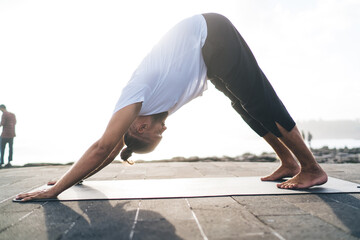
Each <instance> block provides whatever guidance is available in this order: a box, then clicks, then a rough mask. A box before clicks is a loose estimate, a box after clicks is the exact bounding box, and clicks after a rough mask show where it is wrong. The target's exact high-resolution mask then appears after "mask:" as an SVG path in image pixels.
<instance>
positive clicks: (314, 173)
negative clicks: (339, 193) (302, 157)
mask: <svg viewBox="0 0 360 240" xmlns="http://www.w3.org/2000/svg"><path fill="white" fill-rule="evenodd" d="M327 179H328V178H327V174H326V173H325V172H324V170H322V169H321V167H320V166H318V167H314V168H312V169H309V170H304V169H302V170H301V171H300V172H299V173H298V174H297V175H296V176H295V177H293V178H291V179H289V180H287V181H285V182H283V183H279V184H277V187H278V188H284V189H306V188H310V187H313V186H316V185H322V184H324V183H326V182H327Z"/></svg>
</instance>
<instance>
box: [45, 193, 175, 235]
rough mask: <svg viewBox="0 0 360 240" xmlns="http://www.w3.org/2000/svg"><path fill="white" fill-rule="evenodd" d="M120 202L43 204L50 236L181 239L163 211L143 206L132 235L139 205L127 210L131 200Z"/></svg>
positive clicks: (97, 201) (96, 201) (98, 201)
mask: <svg viewBox="0 0 360 240" xmlns="http://www.w3.org/2000/svg"><path fill="white" fill-rule="evenodd" d="M117 202H118V203H117V204H116V205H115V206H112V204H111V203H110V201H108V200H95V201H77V202H74V201H72V202H57V201H56V202H55V201H54V202H48V203H47V204H45V205H43V207H44V214H45V223H46V227H47V232H48V239H57V240H58V239H173V240H178V239H179V240H180V239H181V238H180V237H178V236H177V235H176V233H175V231H176V229H175V227H174V226H173V225H172V224H171V223H170V222H169V221H168V220H166V219H165V218H164V217H163V216H162V215H160V214H159V213H157V212H154V211H149V210H141V208H140V212H139V216H138V219H137V223H136V225H135V228H134V230H133V236H132V238H131V237H130V233H131V232H132V229H133V225H134V220H135V215H136V209H135V210H131V211H127V210H126V209H125V208H124V206H125V205H126V204H128V203H129V202H126V201H117Z"/></svg>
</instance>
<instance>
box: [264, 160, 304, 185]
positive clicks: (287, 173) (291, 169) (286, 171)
mask: <svg viewBox="0 0 360 240" xmlns="http://www.w3.org/2000/svg"><path fill="white" fill-rule="evenodd" d="M299 172H300V166H299V165H298V164H297V163H295V162H294V164H292V165H285V164H281V165H280V167H279V168H278V169H276V170H275V171H274V172H273V173H271V174H270V175H268V176H266V177H262V178H261V181H276V180H279V179H282V178H286V177H293V176H295V175H296V174H298V173H299Z"/></svg>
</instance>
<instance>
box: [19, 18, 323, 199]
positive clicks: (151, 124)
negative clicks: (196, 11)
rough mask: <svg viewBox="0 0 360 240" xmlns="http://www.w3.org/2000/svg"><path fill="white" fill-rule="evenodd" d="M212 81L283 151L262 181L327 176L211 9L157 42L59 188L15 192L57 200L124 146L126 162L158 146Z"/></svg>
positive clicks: (315, 181) (309, 181)
mask: <svg viewBox="0 0 360 240" xmlns="http://www.w3.org/2000/svg"><path fill="white" fill-rule="evenodd" d="M207 80H210V81H211V82H212V83H213V84H214V85H215V87H216V88H217V89H218V90H220V91H222V92H223V93H224V94H225V95H226V96H227V97H228V98H229V99H230V100H231V103H232V106H233V107H234V109H235V110H236V111H237V112H238V113H239V114H240V116H241V117H242V118H243V119H244V120H245V122H246V123H247V124H248V125H249V126H250V127H251V128H252V129H253V130H254V131H255V132H256V133H257V134H258V135H259V136H261V137H263V138H264V139H265V140H266V141H267V142H268V143H269V144H270V145H271V146H272V148H273V149H274V150H275V152H276V153H277V155H278V156H279V158H280V160H281V165H280V167H279V168H278V169H277V170H275V171H274V172H273V173H272V174H270V175H269V176H266V177H264V178H262V180H263V181H268V180H278V179H282V178H284V177H291V178H290V179H289V180H287V181H285V182H282V183H280V184H278V185H277V186H278V187H279V188H290V189H299V188H309V187H312V186H315V185H321V184H324V183H325V182H326V181H327V175H326V173H325V172H324V171H323V170H322V168H321V167H320V166H319V165H318V163H317V162H316V161H315V159H314V157H313V155H312V153H311V152H310V150H309V149H308V147H307V146H306V145H305V143H304V141H303V139H302V137H301V134H300V133H299V131H298V129H297V127H296V125H295V122H294V121H293V119H292V118H291V116H290V114H289V113H288V111H287V110H286V108H285V106H284V105H283V103H282V102H281V100H280V99H279V98H278V96H277V95H276V93H275V91H274V89H273V88H272V86H271V84H270V83H269V81H268V80H267V78H266V76H265V75H264V73H263V72H262V70H261V69H260V67H259V66H258V64H257V62H256V60H255V58H254V56H253V54H252V53H251V50H250V49H249V47H248V46H247V44H246V43H245V41H244V39H243V38H242V37H241V35H240V34H239V32H238V31H237V30H236V28H235V27H234V26H233V24H232V23H231V22H230V21H229V20H228V19H227V18H225V17H224V16H222V15H219V14H215V13H207V14H201V15H195V16H193V17H191V18H187V19H185V20H183V21H181V22H180V23H178V24H177V25H175V27H173V28H172V29H171V30H170V31H169V32H168V33H167V34H166V35H165V36H164V37H163V38H162V39H161V40H160V42H159V43H158V44H157V45H155V47H154V48H153V49H152V50H151V52H150V53H149V54H148V55H147V56H146V57H145V58H144V60H143V61H142V62H141V64H140V65H139V67H138V68H137V69H136V70H135V72H134V73H133V75H132V77H131V79H130V81H129V82H128V84H127V85H126V86H125V88H124V89H123V91H122V93H121V96H120V98H119V100H118V102H117V104H116V107H115V111H114V114H113V116H112V118H111V119H110V121H109V124H108V126H107V128H106V130H105V132H104V134H103V136H102V137H101V138H100V139H99V140H98V141H96V142H95V143H94V144H93V145H92V146H91V147H90V148H89V149H88V150H87V151H86V152H85V154H84V155H83V156H82V157H81V158H80V159H79V160H78V161H77V162H76V163H75V164H74V165H73V166H72V167H71V169H70V170H69V171H68V172H67V173H65V174H64V175H63V176H62V177H61V178H60V179H59V181H57V182H56V183H55V185H54V186H53V187H51V188H49V189H47V190H44V191H39V192H33V193H25V194H20V195H19V196H17V198H18V199H22V200H23V201H27V200H31V199H39V198H54V197H56V196H57V195H59V194H60V193H61V192H62V191H64V190H65V189H67V188H69V187H71V186H72V185H74V184H76V183H77V182H79V181H81V180H82V179H84V178H86V177H88V176H90V175H92V174H94V173H95V172H97V171H99V170H100V169H102V168H103V167H105V166H106V165H107V164H109V163H110V162H111V161H112V160H114V158H115V156H117V155H118V154H119V153H120V151H121V150H122V152H121V158H122V159H124V160H126V161H128V158H129V157H130V156H131V153H132V152H136V153H147V152H150V151H152V150H154V148H155V147H156V146H157V145H158V143H159V142H160V140H161V138H162V136H161V134H162V133H163V132H164V131H165V130H166V127H165V120H166V118H167V116H168V115H171V114H172V113H174V112H175V111H176V110H178V109H179V108H180V107H182V106H183V105H184V104H186V103H188V102H189V101H191V100H192V99H194V98H196V97H198V96H200V95H202V93H203V91H204V90H206V88H207ZM124 145H126V147H125V148H124V149H123V147H124ZM298 162H299V163H300V165H299V164H298Z"/></svg>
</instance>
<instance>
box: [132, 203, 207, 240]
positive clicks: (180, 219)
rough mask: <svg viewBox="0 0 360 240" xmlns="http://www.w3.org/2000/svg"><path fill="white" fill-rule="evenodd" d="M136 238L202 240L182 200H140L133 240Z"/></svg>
mask: <svg viewBox="0 0 360 240" xmlns="http://www.w3.org/2000/svg"><path fill="white" fill-rule="evenodd" d="M138 236H149V238H148V239H194V240H196V239H203V238H202V236H201V234H200V231H199V229H198V227H197V225H196V222H195V220H194V218H193V215H192V214H191V211H190V209H189V207H188V205H187V203H186V200H185V199H183V198H180V199H159V200H142V201H141V206H140V211H139V219H138V222H137V224H136V227H135V234H134V239H136V238H138ZM150 236H151V237H152V238H150ZM164 237H165V238H164ZM141 239H143V237H141Z"/></svg>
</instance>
